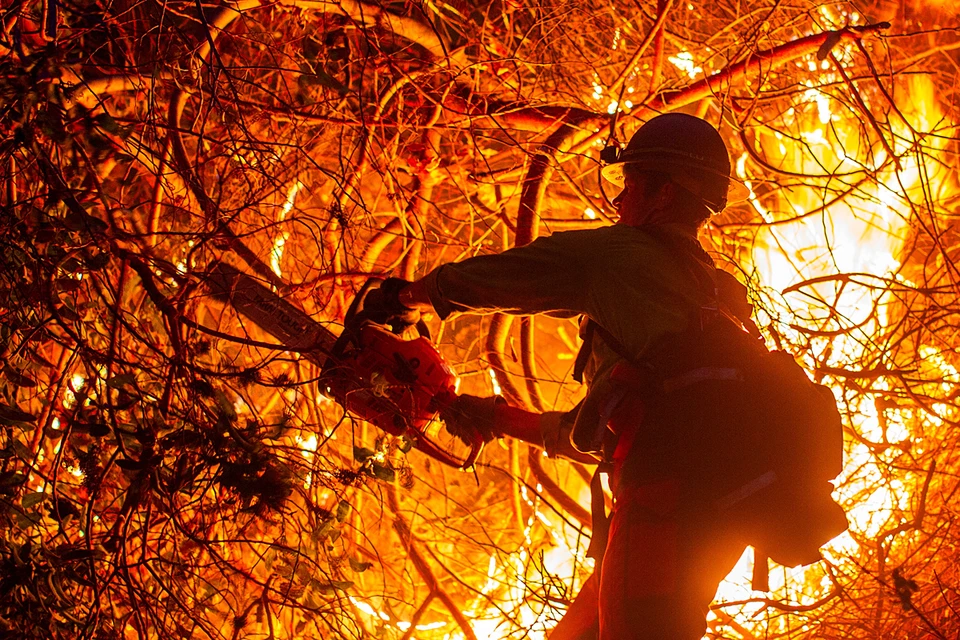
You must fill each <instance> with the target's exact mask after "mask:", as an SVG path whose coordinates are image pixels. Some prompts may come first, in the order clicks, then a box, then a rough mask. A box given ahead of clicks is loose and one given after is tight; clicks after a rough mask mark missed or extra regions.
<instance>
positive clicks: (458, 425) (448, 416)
mask: <svg viewBox="0 0 960 640" xmlns="http://www.w3.org/2000/svg"><path fill="white" fill-rule="evenodd" d="M501 402H504V400H503V398H501V397H500V396H493V397H490V398H481V397H478V396H469V395H462V396H458V397H457V399H456V400H455V401H454V402H453V404H451V405H450V406H449V407H448V408H447V409H446V410H445V411H443V412H442V413H441V414H440V417H441V418H443V421H444V423H445V424H446V426H447V431H449V432H450V433H451V434H452V435H454V436H456V437H457V438H460V439H461V440H463V441H464V442H467V443H469V442H470V441H471V438H470V435H471V434H472V433H474V432H476V433H479V434H480V436H481V437H482V438H483V441H484V443H487V442H490V441H491V440H493V439H494V438H502V437H503V433H501V431H500V430H499V429H498V428H497V424H496V412H497V411H496V409H497V404H499V403H501Z"/></svg>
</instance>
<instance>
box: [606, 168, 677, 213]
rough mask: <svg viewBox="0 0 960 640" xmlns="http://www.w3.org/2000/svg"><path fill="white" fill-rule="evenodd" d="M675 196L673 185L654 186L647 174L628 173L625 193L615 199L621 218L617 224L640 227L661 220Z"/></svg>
mask: <svg viewBox="0 0 960 640" xmlns="http://www.w3.org/2000/svg"><path fill="white" fill-rule="evenodd" d="M673 195H674V189H673V184H672V183H670V182H668V183H667V184H659V185H657V184H653V183H651V181H650V180H649V176H648V175H647V174H643V173H639V172H631V171H628V172H626V173H625V175H624V182H623V191H621V192H620V195H618V196H617V197H616V198H614V199H613V204H614V206H616V207H617V215H618V216H620V219H619V220H618V222H617V224H625V225H628V226H639V225H642V224H649V223H653V222H663V221H664V220H660V218H661V217H662V216H663V214H664V213H665V212H666V209H667V206H668V205H669V204H670V201H671V200H672V198H673Z"/></svg>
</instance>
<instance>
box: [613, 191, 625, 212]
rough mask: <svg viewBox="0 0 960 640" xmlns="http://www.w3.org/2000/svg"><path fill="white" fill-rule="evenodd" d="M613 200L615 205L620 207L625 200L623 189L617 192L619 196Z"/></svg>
mask: <svg viewBox="0 0 960 640" xmlns="http://www.w3.org/2000/svg"><path fill="white" fill-rule="evenodd" d="M612 202H613V206H614V207H616V208H618V209H619V208H620V203H621V202H623V191H621V192H620V193H619V194H617V197H616V198H614V199H613V201H612Z"/></svg>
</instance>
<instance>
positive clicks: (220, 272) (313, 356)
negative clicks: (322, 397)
mask: <svg viewBox="0 0 960 640" xmlns="http://www.w3.org/2000/svg"><path fill="white" fill-rule="evenodd" d="M206 282H207V286H208V287H209V288H210V292H211V293H212V294H213V297H214V298H217V299H218V300H221V301H222V302H227V303H229V304H231V305H233V307H234V308H235V309H236V310H237V311H239V312H240V313H241V314H243V315H244V316H246V317H247V318H248V319H250V320H252V321H253V323H254V324H256V325H257V326H258V327H260V328H261V329H263V330H264V331H266V332H267V333H269V334H270V335H272V336H273V337H274V338H276V339H277V340H279V341H280V345H278V346H282V347H283V348H284V349H285V350H289V351H297V352H300V353H302V354H303V356H304V357H305V358H307V359H308V360H310V361H311V362H313V363H314V364H316V365H318V366H321V367H322V366H324V365H325V363H326V361H327V358H329V357H330V355H331V354H332V353H333V346H334V344H335V343H336V342H337V336H336V335H335V334H334V333H333V332H332V331H330V330H329V329H327V328H326V327H324V326H323V325H322V324H321V323H319V322H317V321H316V320H314V319H313V318H311V317H310V316H309V315H307V314H306V313H304V312H303V311H301V310H300V309H299V308H297V307H296V306H295V305H294V304H292V303H290V302H287V301H286V300H284V299H283V298H281V297H280V296H279V295H277V294H276V293H274V292H273V291H271V290H270V289H269V288H268V287H266V286H265V285H264V284H263V283H262V282H261V281H259V280H257V279H256V278H253V277H251V276H249V275H247V274H245V273H243V272H242V271H239V270H238V269H235V268H234V267H231V266H230V265H228V264H226V263H223V262H217V263H216V264H214V265H213V266H212V267H211V268H210V270H209V271H207V277H206Z"/></svg>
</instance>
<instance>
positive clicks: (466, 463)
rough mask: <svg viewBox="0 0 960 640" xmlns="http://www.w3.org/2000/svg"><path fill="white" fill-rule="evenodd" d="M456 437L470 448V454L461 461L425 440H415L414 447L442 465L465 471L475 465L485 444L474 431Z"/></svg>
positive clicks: (480, 436)
mask: <svg viewBox="0 0 960 640" xmlns="http://www.w3.org/2000/svg"><path fill="white" fill-rule="evenodd" d="M457 437H459V438H461V439H462V440H464V441H465V442H466V443H467V445H469V447H470V453H469V454H468V455H467V457H466V459H465V460H463V461H460V460H458V459H457V458H454V457H453V456H451V455H450V454H449V453H447V452H446V451H444V450H443V449H440V448H439V447H435V446H434V445H433V443H431V442H430V441H429V440H427V439H426V438H417V442H416V444H415V445H414V446H415V447H416V448H417V449H418V450H419V451H422V452H423V453H425V454H427V455H428V456H430V457H431V458H433V459H434V460H437V461H439V462H442V463H443V464H445V465H449V466H451V467H453V468H455V469H461V470H464V471H465V470H467V469H469V468H471V467H472V466H473V465H474V464H476V462H477V458H478V457H479V456H480V452H481V451H483V445H484V444H486V443H485V442H484V441H483V436H482V435H481V434H480V432H479V431H477V430H476V429H471V430H470V433H469V434H464V435H463V436H457Z"/></svg>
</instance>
